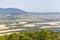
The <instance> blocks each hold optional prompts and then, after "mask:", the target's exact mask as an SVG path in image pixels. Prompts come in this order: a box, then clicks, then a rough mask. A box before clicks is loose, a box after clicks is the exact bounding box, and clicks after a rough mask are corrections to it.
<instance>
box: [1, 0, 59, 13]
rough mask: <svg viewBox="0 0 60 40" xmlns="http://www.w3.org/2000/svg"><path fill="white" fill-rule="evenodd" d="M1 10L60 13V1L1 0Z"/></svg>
mask: <svg viewBox="0 0 60 40" xmlns="http://www.w3.org/2000/svg"><path fill="white" fill-rule="evenodd" d="M0 8H18V9H22V10H25V11H28V12H60V0H0Z"/></svg>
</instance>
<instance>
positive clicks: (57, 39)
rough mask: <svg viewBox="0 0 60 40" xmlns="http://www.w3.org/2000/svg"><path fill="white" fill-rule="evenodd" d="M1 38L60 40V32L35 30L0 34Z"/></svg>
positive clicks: (5, 39)
mask: <svg viewBox="0 0 60 40" xmlns="http://www.w3.org/2000/svg"><path fill="white" fill-rule="evenodd" d="M0 40H60V33H57V32H53V31H51V30H40V31H37V30H35V31H33V32H20V33H12V34H10V35H4V36H0Z"/></svg>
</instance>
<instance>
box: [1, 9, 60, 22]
mask: <svg viewBox="0 0 60 40" xmlns="http://www.w3.org/2000/svg"><path fill="white" fill-rule="evenodd" d="M17 19H19V20H24V21H42V20H43V21H60V12H45V13H44V12H42V13H39V12H26V11H24V10H21V9H17V8H0V22H2V21H6V20H10V21H12V20H17Z"/></svg>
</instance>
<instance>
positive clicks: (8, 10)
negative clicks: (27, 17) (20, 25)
mask: <svg viewBox="0 0 60 40" xmlns="http://www.w3.org/2000/svg"><path fill="white" fill-rule="evenodd" d="M1 13H10V14H27V13H29V14H54V13H55V14H59V12H45V13H44V12H42V13H39V12H26V11H24V10H21V9H17V8H0V14H1Z"/></svg>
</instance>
